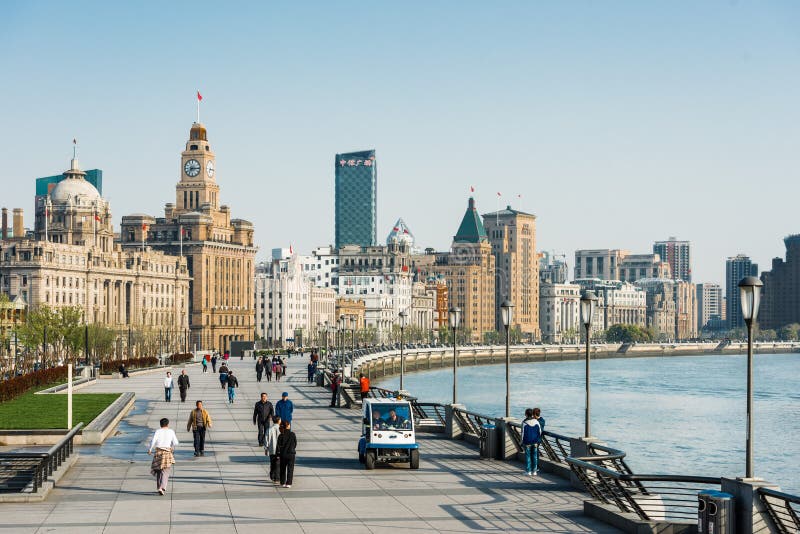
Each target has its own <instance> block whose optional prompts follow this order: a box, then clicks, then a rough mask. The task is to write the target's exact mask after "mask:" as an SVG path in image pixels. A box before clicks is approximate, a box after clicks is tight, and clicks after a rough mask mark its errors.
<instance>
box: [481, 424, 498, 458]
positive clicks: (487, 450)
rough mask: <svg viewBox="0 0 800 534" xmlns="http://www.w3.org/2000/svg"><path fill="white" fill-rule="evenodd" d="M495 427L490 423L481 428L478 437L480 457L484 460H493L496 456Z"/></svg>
mask: <svg viewBox="0 0 800 534" xmlns="http://www.w3.org/2000/svg"><path fill="white" fill-rule="evenodd" d="M496 432H497V427H495V425H493V424H491V423H486V424H485V425H483V426H482V427H481V436H480V455H481V458H482V459H484V460H487V459H493V458H495V457H496V456H497V433H496Z"/></svg>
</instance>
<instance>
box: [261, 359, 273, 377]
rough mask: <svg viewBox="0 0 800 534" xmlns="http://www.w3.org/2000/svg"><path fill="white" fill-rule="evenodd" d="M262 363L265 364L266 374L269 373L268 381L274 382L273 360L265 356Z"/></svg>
mask: <svg viewBox="0 0 800 534" xmlns="http://www.w3.org/2000/svg"><path fill="white" fill-rule="evenodd" d="M262 365H263V366H264V374H266V375H267V382H272V362H271V361H270V360H269V358H267V357H266V356H264V358H263V360H262Z"/></svg>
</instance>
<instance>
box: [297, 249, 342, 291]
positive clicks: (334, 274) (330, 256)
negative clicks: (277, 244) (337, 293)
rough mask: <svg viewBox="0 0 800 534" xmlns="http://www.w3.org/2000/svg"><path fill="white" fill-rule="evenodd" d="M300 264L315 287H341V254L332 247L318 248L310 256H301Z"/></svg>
mask: <svg viewBox="0 0 800 534" xmlns="http://www.w3.org/2000/svg"><path fill="white" fill-rule="evenodd" d="M300 263H301V264H302V266H303V272H304V273H305V275H306V276H307V277H308V279H309V280H311V282H312V283H313V284H314V285H315V286H317V287H330V288H336V287H337V286H338V285H339V254H338V251H337V250H336V249H334V248H333V247H332V246H330V245H328V246H325V247H317V248H316V249H314V250H313V251H312V252H311V254H310V255H307V256H300Z"/></svg>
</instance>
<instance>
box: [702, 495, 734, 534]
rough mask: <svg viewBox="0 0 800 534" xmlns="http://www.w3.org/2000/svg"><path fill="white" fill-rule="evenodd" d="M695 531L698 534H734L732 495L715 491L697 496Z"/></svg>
mask: <svg viewBox="0 0 800 534" xmlns="http://www.w3.org/2000/svg"><path fill="white" fill-rule="evenodd" d="M697 498H698V506H697V531H698V532H699V533H700V534H734V532H735V530H734V515H733V506H734V501H733V495H731V494H730V493H724V492H721V491H715V490H706V491H701V492H700V493H698V495H697Z"/></svg>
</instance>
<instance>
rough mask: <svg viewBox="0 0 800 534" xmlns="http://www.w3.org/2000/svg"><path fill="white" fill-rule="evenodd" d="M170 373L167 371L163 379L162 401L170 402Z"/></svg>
mask: <svg viewBox="0 0 800 534" xmlns="http://www.w3.org/2000/svg"><path fill="white" fill-rule="evenodd" d="M172 385H173V383H172V373H170V372H169V371H167V377H166V378H165V379H164V401H166V402H171V401H172Z"/></svg>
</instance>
